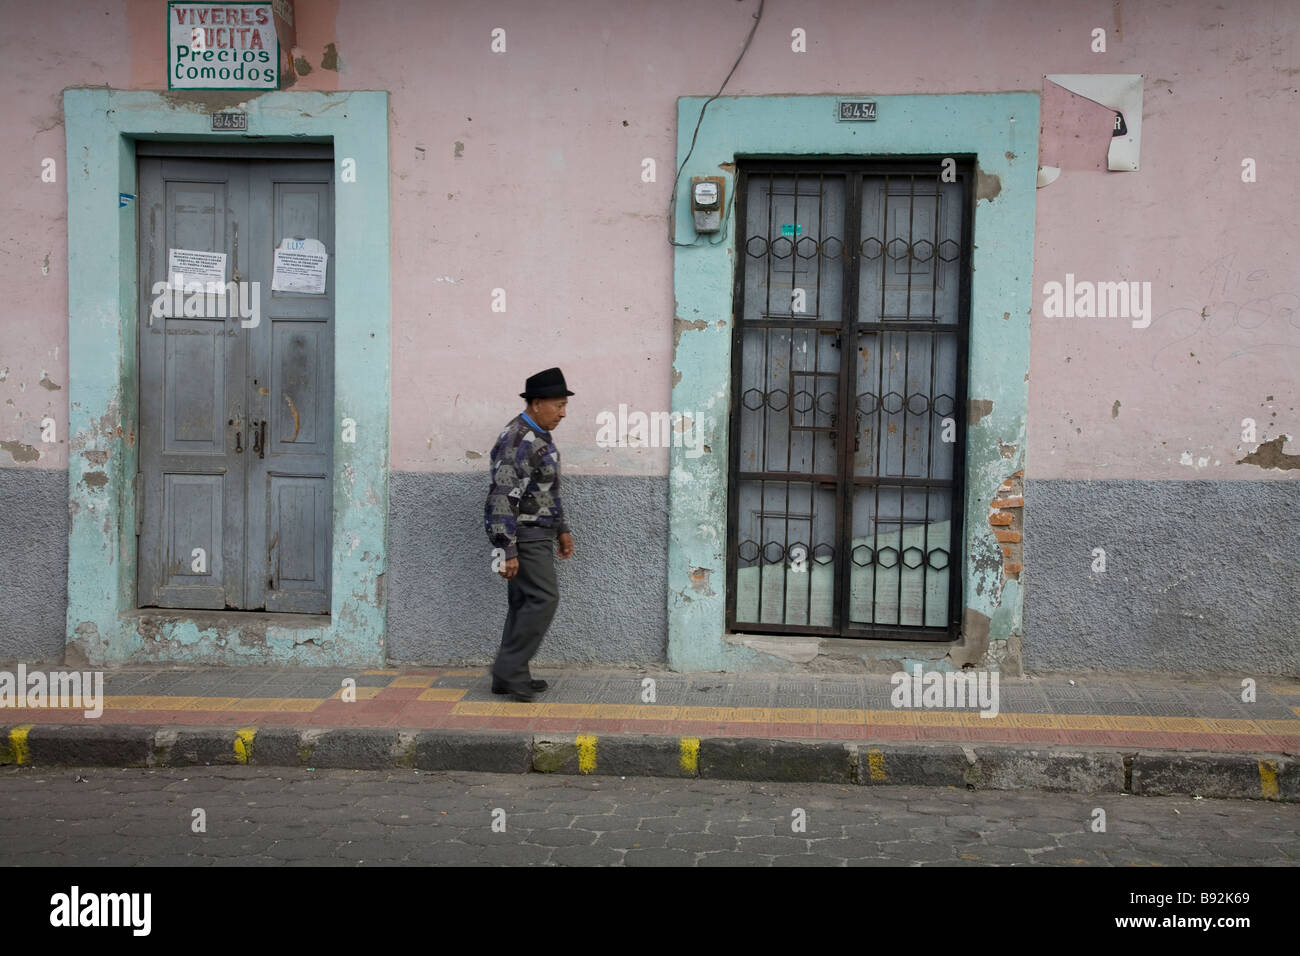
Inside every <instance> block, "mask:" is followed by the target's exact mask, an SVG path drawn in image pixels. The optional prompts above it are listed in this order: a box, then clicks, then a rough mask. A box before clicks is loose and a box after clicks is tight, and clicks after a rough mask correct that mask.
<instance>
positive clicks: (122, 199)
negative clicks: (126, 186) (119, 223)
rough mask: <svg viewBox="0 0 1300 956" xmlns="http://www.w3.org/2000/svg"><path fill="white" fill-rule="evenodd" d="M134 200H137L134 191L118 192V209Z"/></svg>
mask: <svg viewBox="0 0 1300 956" xmlns="http://www.w3.org/2000/svg"><path fill="white" fill-rule="evenodd" d="M133 202H135V196H134V195H133V194H132V193H118V194H117V208H118V209H121V208H122V207H123V206H126V205H128V204H130V203H133Z"/></svg>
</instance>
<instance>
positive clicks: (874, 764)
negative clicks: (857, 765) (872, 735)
mask: <svg viewBox="0 0 1300 956" xmlns="http://www.w3.org/2000/svg"><path fill="white" fill-rule="evenodd" d="M867 772H868V773H869V774H870V776H871V779H872V780H876V781H881V780H884V779H886V777H885V755H884V753H883V752H882V751H880V750H877V749H876V748H874V747H872V748H871V749H870V750H868V751H867Z"/></svg>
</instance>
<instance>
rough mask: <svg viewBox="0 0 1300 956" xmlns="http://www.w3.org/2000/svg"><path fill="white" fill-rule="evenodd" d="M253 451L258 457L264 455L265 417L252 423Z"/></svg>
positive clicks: (263, 456)
mask: <svg viewBox="0 0 1300 956" xmlns="http://www.w3.org/2000/svg"><path fill="white" fill-rule="evenodd" d="M253 451H255V452H257V457H258V458H265V457H266V419H265V418H263V419H262V420H261V421H260V422H254V423H253Z"/></svg>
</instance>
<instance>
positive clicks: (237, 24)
mask: <svg viewBox="0 0 1300 956" xmlns="http://www.w3.org/2000/svg"><path fill="white" fill-rule="evenodd" d="M279 87H280V40H279V37H278V36H277V35H276V32H275V17H274V16H273V13H272V5H271V4H270V3H183V2H178V0H171V2H170V3H168V4H167V88H168V89H172V90H275V89H279Z"/></svg>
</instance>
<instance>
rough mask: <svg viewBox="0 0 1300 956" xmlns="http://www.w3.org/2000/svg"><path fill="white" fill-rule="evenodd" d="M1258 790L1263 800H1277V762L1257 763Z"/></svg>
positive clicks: (1262, 761)
mask: <svg viewBox="0 0 1300 956" xmlns="http://www.w3.org/2000/svg"><path fill="white" fill-rule="evenodd" d="M1259 789H1260V795H1261V796H1262V797H1263V798H1264V799H1265V800H1274V799H1276V798H1277V761H1276V760H1261V761H1260V762H1259Z"/></svg>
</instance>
